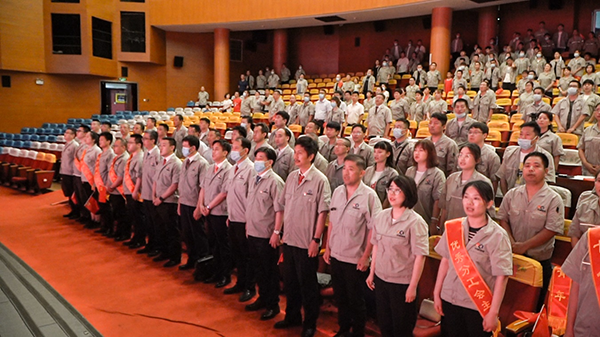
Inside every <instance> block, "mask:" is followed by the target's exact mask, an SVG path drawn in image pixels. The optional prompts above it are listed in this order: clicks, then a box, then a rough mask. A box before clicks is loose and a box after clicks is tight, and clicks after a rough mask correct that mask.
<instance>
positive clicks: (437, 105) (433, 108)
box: [427, 99, 448, 116]
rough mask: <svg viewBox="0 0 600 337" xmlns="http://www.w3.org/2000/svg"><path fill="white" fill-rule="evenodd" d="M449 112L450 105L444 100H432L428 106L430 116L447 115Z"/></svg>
mask: <svg viewBox="0 0 600 337" xmlns="http://www.w3.org/2000/svg"><path fill="white" fill-rule="evenodd" d="M447 110H448V103H446V101H445V100H443V99H440V100H439V101H436V100H434V99H432V100H431V101H429V103H428V104H427V112H428V113H429V116H431V115H432V114H434V113H436V112H439V113H442V114H446V111H447Z"/></svg>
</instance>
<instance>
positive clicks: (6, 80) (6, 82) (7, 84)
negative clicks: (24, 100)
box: [2, 75, 10, 88]
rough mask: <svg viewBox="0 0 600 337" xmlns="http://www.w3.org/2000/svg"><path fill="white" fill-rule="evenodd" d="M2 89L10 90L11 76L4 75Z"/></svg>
mask: <svg viewBox="0 0 600 337" xmlns="http://www.w3.org/2000/svg"><path fill="white" fill-rule="evenodd" d="M2 87H3V88H10V76H8V75H2Z"/></svg>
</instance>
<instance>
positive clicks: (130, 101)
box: [100, 81, 138, 115]
mask: <svg viewBox="0 0 600 337" xmlns="http://www.w3.org/2000/svg"><path fill="white" fill-rule="evenodd" d="M137 110H138V86H137V83H134V82H111V81H100V113H101V114H103V115H114V114H115V113H116V112H117V111H137Z"/></svg>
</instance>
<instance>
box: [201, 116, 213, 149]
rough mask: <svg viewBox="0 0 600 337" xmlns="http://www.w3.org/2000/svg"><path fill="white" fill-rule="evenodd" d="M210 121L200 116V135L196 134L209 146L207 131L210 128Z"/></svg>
mask: <svg viewBox="0 0 600 337" xmlns="http://www.w3.org/2000/svg"><path fill="white" fill-rule="evenodd" d="M210 123H211V122H210V119H208V118H206V117H202V118H200V135H199V136H198V138H199V139H200V141H201V142H204V144H206V145H208V146H209V147H210V146H211V144H209V143H208V131H209V130H210V129H209V128H210Z"/></svg>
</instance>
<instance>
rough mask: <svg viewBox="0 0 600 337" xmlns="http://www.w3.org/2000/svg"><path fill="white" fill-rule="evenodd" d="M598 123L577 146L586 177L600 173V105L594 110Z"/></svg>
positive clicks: (586, 130) (591, 127) (584, 133)
mask: <svg viewBox="0 0 600 337" xmlns="http://www.w3.org/2000/svg"><path fill="white" fill-rule="evenodd" d="M594 118H595V119H596V123H595V124H593V125H592V126H589V127H588V128H586V129H585V131H584V132H583V135H582V136H581V138H580V139H579V144H577V150H578V151H579V158H580V159H581V164H582V169H583V174H584V175H591V176H595V175H596V174H597V173H598V172H600V151H598V149H599V148H600V103H598V104H597V105H596V107H595V109H594Z"/></svg>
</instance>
